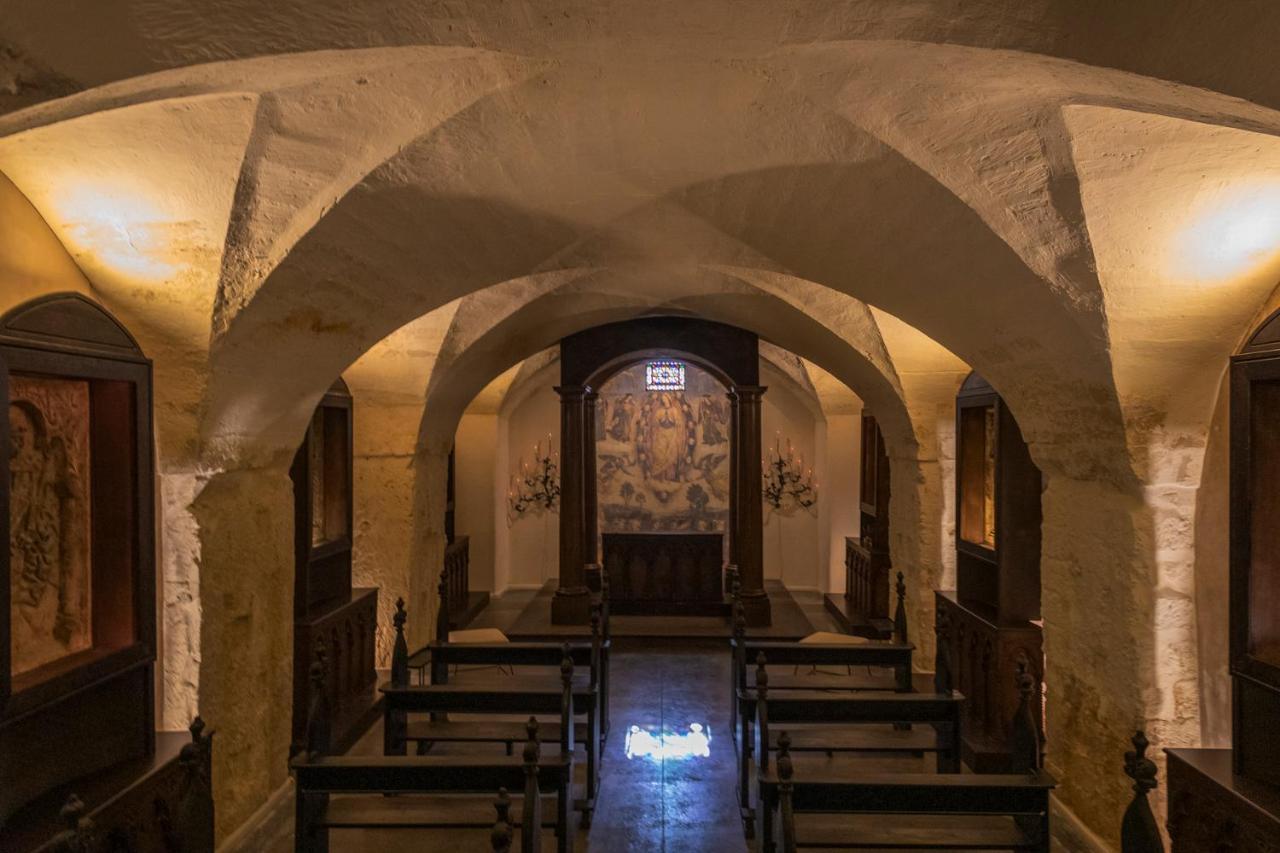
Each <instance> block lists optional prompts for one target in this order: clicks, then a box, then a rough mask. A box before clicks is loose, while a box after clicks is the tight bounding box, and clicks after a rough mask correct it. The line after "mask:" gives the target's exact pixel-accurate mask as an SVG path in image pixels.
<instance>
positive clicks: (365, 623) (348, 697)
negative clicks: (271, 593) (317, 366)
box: [289, 379, 378, 746]
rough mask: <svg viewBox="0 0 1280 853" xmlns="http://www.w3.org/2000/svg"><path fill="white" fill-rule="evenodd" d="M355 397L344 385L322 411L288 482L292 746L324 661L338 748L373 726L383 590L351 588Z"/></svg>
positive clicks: (323, 401)
mask: <svg viewBox="0 0 1280 853" xmlns="http://www.w3.org/2000/svg"><path fill="white" fill-rule="evenodd" d="M353 435H354V419H353V406H352V399H351V393H350V392H349V391H348V390H347V386H346V384H345V383H344V382H343V381H342V380H341V379H339V380H338V381H337V382H335V383H334V385H333V387H332V388H330V389H329V391H328V393H326V394H325V395H324V397H323V398H322V399H321V401H320V405H319V406H317V407H316V410H315V413H314V414H313V415H312V418H311V423H310V424H309V425H308V427H307V432H306V435H305V436H304V437H303V440H302V445H301V446H300V447H299V448H298V452H297V454H296V455H295V456H294V460H293V467H292V468H291V469H290V472H289V475H290V477H291V478H292V480H293V497H294V594H293V609H294V628H293V740H294V743H295V744H296V743H301V742H303V740H304V738H305V736H306V725H307V719H306V718H307V709H308V708H309V707H310V701H311V700H310V697H311V690H312V683H311V679H310V677H309V672H310V668H311V664H312V662H313V661H314V660H316V659H317V655H318V654H322V655H323V666H324V669H325V685H326V690H327V691H328V693H329V697H328V698H329V707H330V709H331V711H332V714H333V721H334V724H333V738H334V743H335V744H337V745H338V746H343V745H345V744H347V743H349V742H350V740H351V739H352V738H353V737H355V736H356V735H358V734H359V732H360V731H361V730H362V729H363V728H364V726H365V725H366V724H367V723H368V722H370V721H371V719H372V716H373V715H372V709H373V706H374V701H375V696H374V688H375V686H376V680H377V674H376V671H375V669H374V661H375V658H376V642H375V640H376V636H377V621H378V615H377V614H378V590H377V589H354V588H353V587H352V585H351V552H352V515H353V504H354V488H353V481H354V466H353V451H352V440H353Z"/></svg>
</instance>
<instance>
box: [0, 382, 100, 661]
mask: <svg viewBox="0 0 1280 853" xmlns="http://www.w3.org/2000/svg"><path fill="white" fill-rule="evenodd" d="M9 443H10V447H9V477H10V480H9V483H10V487H9V592H10V596H11V597H10V626H11V627H10V631H9V633H10V642H11V643H12V655H13V658H12V661H13V663H12V671H13V674H14V675H19V674H21V673H24V672H28V671H30V670H33V669H35V668H37V667H40V666H43V665H45V664H47V663H51V662H53V661H56V660H58V659H60V658H63V657H65V656H67V655H70V654H74V653H76V652H80V651H84V650H85V649H88V648H90V646H92V644H93V630H92V627H93V626H92V624H91V612H92V601H91V598H90V555H89V537H90V526H89V524H90V520H89V384H88V383H87V382H84V381H81V380H73V379H53V378H36V377H25V376H13V377H11V379H10V385H9Z"/></svg>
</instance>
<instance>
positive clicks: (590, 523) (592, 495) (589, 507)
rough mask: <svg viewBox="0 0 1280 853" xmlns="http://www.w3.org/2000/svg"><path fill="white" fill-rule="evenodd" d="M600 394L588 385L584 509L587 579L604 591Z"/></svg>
mask: <svg viewBox="0 0 1280 853" xmlns="http://www.w3.org/2000/svg"><path fill="white" fill-rule="evenodd" d="M599 399H600V395H599V394H598V393H597V392H596V390H595V389H594V388H586V389H585V391H584V393H583V395H582V409H583V421H582V427H583V429H582V448H583V455H582V494H583V499H582V513H583V518H582V520H583V537H582V546H583V550H582V553H583V562H585V563H586V569H585V573H586V574H585V576H584V580H585V581H586V585H587V588H588V589H590V590H591V591H592V592H599V591H600V537H599V513H600V507H599V506H598V505H597V500H596V403H597V401H598V400H599Z"/></svg>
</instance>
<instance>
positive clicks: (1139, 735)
mask: <svg viewBox="0 0 1280 853" xmlns="http://www.w3.org/2000/svg"><path fill="white" fill-rule="evenodd" d="M1132 742H1133V749H1132V750H1130V751H1128V752H1126V753H1125V754H1124V772H1125V775H1126V776H1128V777H1129V778H1130V779H1132V780H1133V801H1132V802H1130V803H1129V807H1128V808H1126V809H1125V811H1124V817H1123V818H1122V819H1121V821H1120V849H1121V850H1122V851H1123V853H1164V839H1163V838H1161V837H1160V828H1159V826H1158V825H1157V823H1156V818H1155V815H1154V814H1153V813H1152V811H1151V803H1150V802H1148V801H1147V794H1148V793H1150V792H1151V791H1154V790H1155V789H1156V786H1157V784H1158V783H1157V782H1156V773H1157V768H1156V763H1155V762H1154V761H1152V760H1151V759H1150V758H1147V748H1148V747H1149V746H1151V742H1150V741H1148V740H1147V734H1146V732H1144V731H1142V730H1141V729H1139V730H1138V731H1137V732H1136V733H1135V734H1134V736H1133V741H1132Z"/></svg>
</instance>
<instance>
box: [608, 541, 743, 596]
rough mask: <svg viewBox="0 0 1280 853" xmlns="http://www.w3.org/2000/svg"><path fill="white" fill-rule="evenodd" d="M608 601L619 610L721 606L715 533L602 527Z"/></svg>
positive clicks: (721, 560)
mask: <svg viewBox="0 0 1280 853" xmlns="http://www.w3.org/2000/svg"><path fill="white" fill-rule="evenodd" d="M602 539H603V549H602V550H603V551H604V567H605V571H607V572H608V574H609V595H610V598H609V607H610V610H611V611H612V612H614V613H620V614H644V615H649V614H661V615H681V616H718V615H720V614H722V613H724V612H725V604H724V593H723V580H722V566H723V564H724V558H723V553H724V552H723V549H724V537H723V536H721V535H720V534H719V533H605V534H604V535H603V537H602Z"/></svg>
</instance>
